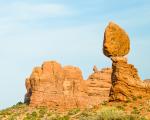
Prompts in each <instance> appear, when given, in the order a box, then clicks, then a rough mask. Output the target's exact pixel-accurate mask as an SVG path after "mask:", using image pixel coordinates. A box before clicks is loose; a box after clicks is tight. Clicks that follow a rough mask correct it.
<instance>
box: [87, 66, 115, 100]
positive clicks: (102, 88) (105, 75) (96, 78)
mask: <svg viewBox="0 0 150 120" xmlns="http://www.w3.org/2000/svg"><path fill="white" fill-rule="evenodd" d="M111 73H112V69H110V68H105V69H102V70H101V71H97V72H94V73H93V74H92V75H90V76H89V78H88V80H87V81H86V84H87V94H88V95H89V96H102V97H104V98H106V99H108V96H109V92H110V87H111Z"/></svg>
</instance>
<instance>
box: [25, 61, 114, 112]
mask: <svg viewBox="0 0 150 120" xmlns="http://www.w3.org/2000/svg"><path fill="white" fill-rule="evenodd" d="M110 86H111V69H108V68H107V69H103V70H102V71H97V72H95V73H93V74H92V75H91V76H90V77H89V78H88V80H83V77H82V72H81V70H80V69H79V68H78V67H73V66H65V67H62V66H61V65H60V64H59V63H57V62H55V61H50V62H44V63H43V65H42V66H41V67H36V68H34V69H33V72H32V74H31V76H30V77H29V78H28V79H27V80H26V89H27V94H26V95H25V102H26V103H28V104H29V105H30V106H48V107H49V108H53V109H59V110H60V109H61V110H66V109H71V108H77V107H79V108H86V107H91V106H94V105H98V104H99V103H100V102H102V101H103V100H106V99H108V96H109V90H110ZM105 93H106V94H105Z"/></svg>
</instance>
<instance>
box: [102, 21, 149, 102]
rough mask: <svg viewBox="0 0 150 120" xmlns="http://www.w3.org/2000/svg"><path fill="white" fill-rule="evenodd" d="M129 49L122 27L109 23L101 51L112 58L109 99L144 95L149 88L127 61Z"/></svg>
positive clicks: (121, 99) (123, 99)
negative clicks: (126, 56)
mask: <svg viewBox="0 0 150 120" xmlns="http://www.w3.org/2000/svg"><path fill="white" fill-rule="evenodd" d="M129 49H130V41H129V38H128V35H127V34H126V33H125V31H124V30H123V29H121V28H120V27H119V26H118V25H116V24H114V23H110V24H109V25H108V27H107V28H106V31H105V34H104V47H103V51H104V54H105V55H106V56H107V57H110V58H111V60H112V62H113V63H112V76H111V81H112V87H111V90H110V101H114V100H119V101H126V100H128V99H132V98H133V97H138V96H146V95H148V92H149V90H150V89H149V90H148V89H146V87H145V86H146V84H145V83H144V82H143V81H142V80H141V79H140V77H139V75H138V72H137V69H136V68H135V67H134V66H133V65H132V64H128V63H127V58H125V57H124V56H125V55H127V54H128V52H129Z"/></svg>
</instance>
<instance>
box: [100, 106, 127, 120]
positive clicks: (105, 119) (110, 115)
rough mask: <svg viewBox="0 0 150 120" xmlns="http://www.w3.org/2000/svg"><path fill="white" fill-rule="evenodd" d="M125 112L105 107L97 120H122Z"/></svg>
mask: <svg viewBox="0 0 150 120" xmlns="http://www.w3.org/2000/svg"><path fill="white" fill-rule="evenodd" d="M123 115H124V112H123V111H122V110H118V109H117V108H115V107H104V108H102V109H101V110H100V111H98V113H97V119H99V120H121V118H122V117H123Z"/></svg>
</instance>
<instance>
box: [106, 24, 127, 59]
mask: <svg viewBox="0 0 150 120" xmlns="http://www.w3.org/2000/svg"><path fill="white" fill-rule="evenodd" d="M129 50H130V40H129V37H128V35H127V33H126V32H125V31H124V30H123V29H122V28H120V27H119V26H118V25H117V24H115V23H113V22H110V23H109V25H108V26H107V27H106V30H105V33H104V43H103V53H104V54H105V55H106V56H107V57H115V56H125V55H127V54H128V53H129Z"/></svg>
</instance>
